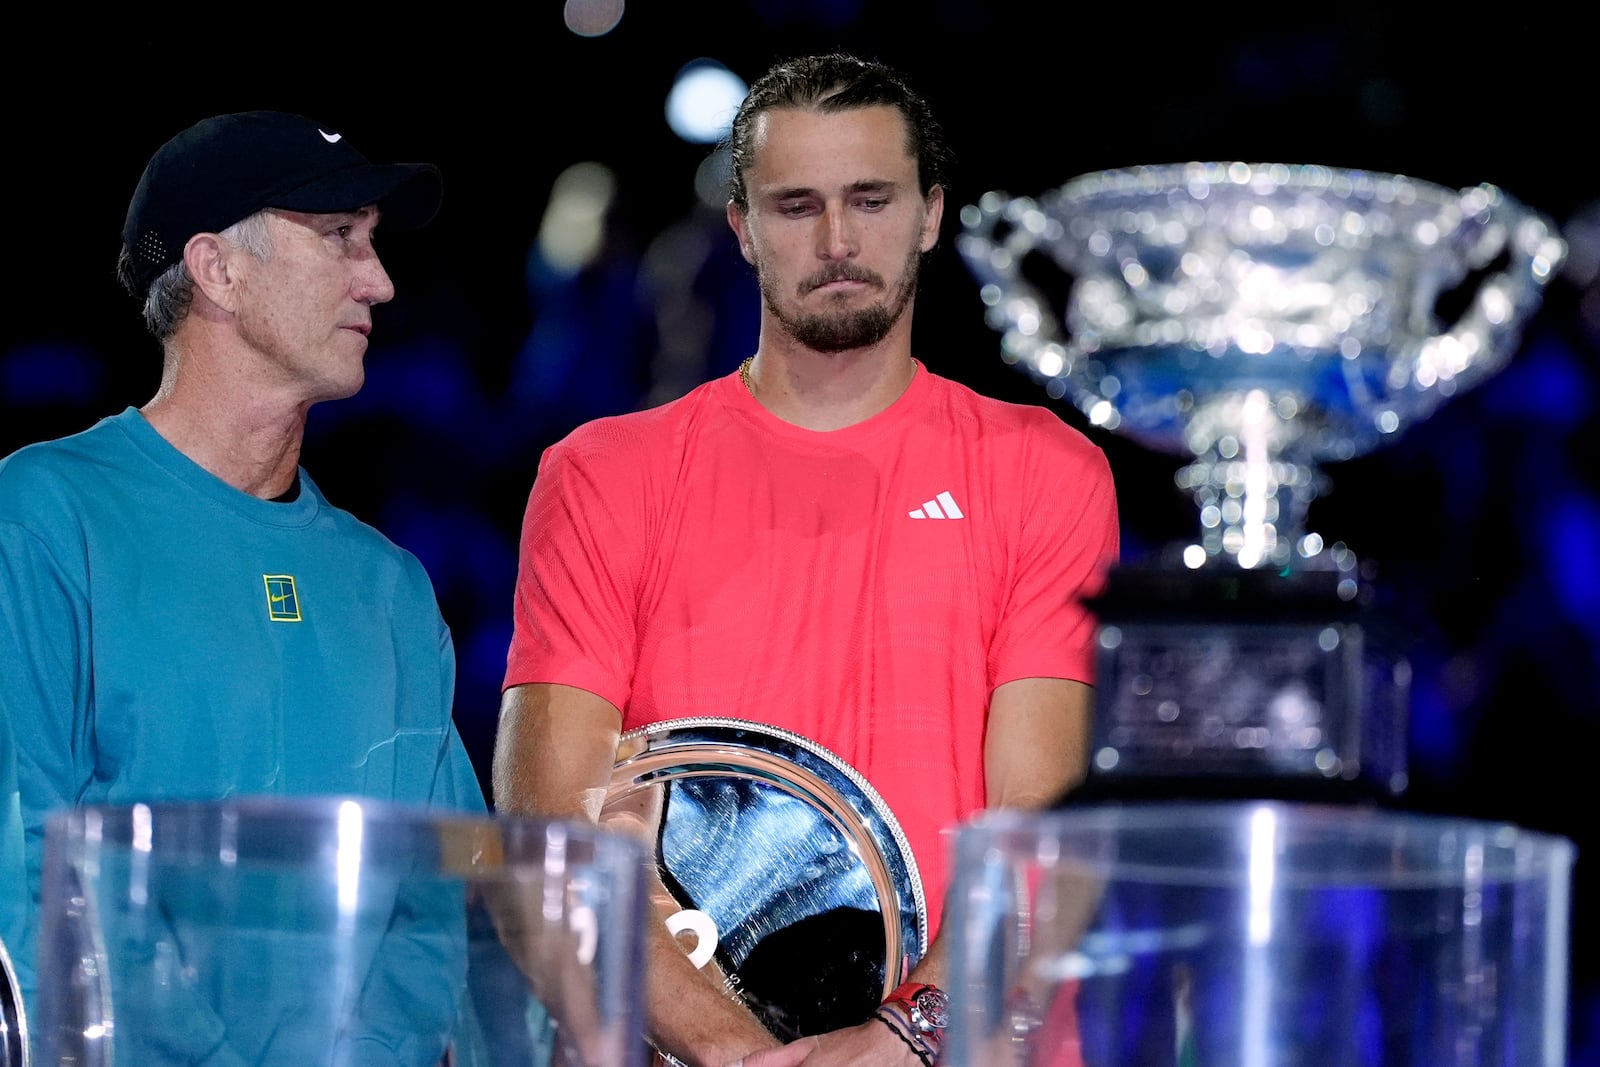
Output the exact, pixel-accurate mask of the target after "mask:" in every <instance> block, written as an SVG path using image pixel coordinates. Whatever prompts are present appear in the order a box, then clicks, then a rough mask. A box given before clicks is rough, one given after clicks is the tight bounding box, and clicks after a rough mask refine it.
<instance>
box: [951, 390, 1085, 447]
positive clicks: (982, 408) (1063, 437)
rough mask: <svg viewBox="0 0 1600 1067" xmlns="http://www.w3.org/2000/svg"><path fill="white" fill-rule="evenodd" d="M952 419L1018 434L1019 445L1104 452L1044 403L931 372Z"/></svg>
mask: <svg viewBox="0 0 1600 1067" xmlns="http://www.w3.org/2000/svg"><path fill="white" fill-rule="evenodd" d="M930 377H931V378H932V379H933V382H934V385H935V389H936V390H937V391H938V393H939V395H940V396H941V397H942V403H943V405H944V407H945V408H946V409H947V410H948V411H949V413H950V416H951V418H952V419H954V420H957V421H964V422H969V423H971V424H973V425H975V426H977V427H978V428H979V429H980V430H981V431H982V432H983V433H985V434H994V435H997V436H1004V437H1009V436H1012V435H1015V437H1016V440H1017V443H1018V445H1019V446H1021V445H1022V444H1024V443H1026V444H1027V445H1029V446H1032V447H1038V446H1043V447H1046V448H1050V449H1060V450H1064V451H1066V452H1068V453H1071V454H1075V455H1080V456H1083V457H1086V458H1088V457H1096V456H1101V455H1103V453H1102V451H1101V448H1100V446H1099V445H1098V444H1096V443H1095V442H1094V441H1093V440H1092V439H1091V438H1090V437H1089V436H1088V435H1087V434H1085V433H1084V432H1083V431H1081V430H1079V429H1078V428H1077V427H1075V426H1073V425H1071V424H1070V423H1068V422H1067V421H1066V420H1065V419H1063V418H1062V417H1061V415H1060V414H1059V413H1058V412H1056V411H1054V410H1052V409H1051V408H1048V407H1045V406H1044V405H1042V404H1027V403H1020V402H1018V401H1015V400H1002V399H1000V398H998V397H993V396H988V395H987V394H984V393H980V392H978V391H977V390H976V389H973V388H972V387H971V386H969V385H965V384H963V383H961V382H958V381H955V380H954V379H951V378H944V377H940V376H939V375H936V374H935V375H930Z"/></svg>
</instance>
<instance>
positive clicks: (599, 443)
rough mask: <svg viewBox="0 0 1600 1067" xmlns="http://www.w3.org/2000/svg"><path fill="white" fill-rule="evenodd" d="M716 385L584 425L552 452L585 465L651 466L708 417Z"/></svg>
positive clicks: (553, 447)
mask: <svg viewBox="0 0 1600 1067" xmlns="http://www.w3.org/2000/svg"><path fill="white" fill-rule="evenodd" d="M715 384H716V383H715V382H707V383H705V384H703V385H699V386H696V387H695V388H694V389H691V390H690V391H689V392H688V393H685V394H684V395H683V396H680V397H677V398H676V399H673V400H668V401H666V402H664V403H661V404H657V405H655V406H654V407H649V408H642V409H640V410H638V411H629V412H624V413H621V414H617V415H605V416H602V417H601V418H598V419H592V420H590V421H589V422H586V423H583V424H582V425H580V426H578V427H577V428H575V429H573V430H572V431H571V432H569V433H568V434H567V435H566V436H565V437H563V438H562V439H561V440H559V441H557V442H556V443H555V444H554V445H552V446H551V447H550V449H549V452H550V453H551V454H552V455H555V456H565V457H569V458H574V459H578V460H581V461H583V462H585V463H607V462H630V463H638V462H647V461H649V460H651V459H659V458H662V457H663V456H665V455H668V454H670V451H671V446H672V445H673V444H674V442H676V441H678V440H679V439H681V437H682V436H683V435H684V434H686V433H688V432H690V430H691V428H692V427H693V426H694V425H696V424H697V423H698V421H699V420H700V419H701V418H702V417H703V416H704V415H705V414H706V411H707V405H708V402H709V400H710V397H711V392H712V387H713V386H714V385H715Z"/></svg>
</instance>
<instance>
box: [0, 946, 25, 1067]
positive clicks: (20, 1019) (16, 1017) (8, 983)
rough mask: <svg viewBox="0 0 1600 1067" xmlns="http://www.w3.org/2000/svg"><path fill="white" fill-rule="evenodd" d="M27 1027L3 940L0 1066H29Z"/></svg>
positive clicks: (15, 979) (0, 971)
mask: <svg viewBox="0 0 1600 1067" xmlns="http://www.w3.org/2000/svg"><path fill="white" fill-rule="evenodd" d="M27 1063H28V1024H27V1021H26V1016H25V1015H24V1014H23V1010H22V991H21V990H20V989H19V988H18V986H17V972H16V971H15V970H13V969H12V967H11V956H10V955H9V954H8V953H7V952H6V944H5V942H4V941H0V1067H27Z"/></svg>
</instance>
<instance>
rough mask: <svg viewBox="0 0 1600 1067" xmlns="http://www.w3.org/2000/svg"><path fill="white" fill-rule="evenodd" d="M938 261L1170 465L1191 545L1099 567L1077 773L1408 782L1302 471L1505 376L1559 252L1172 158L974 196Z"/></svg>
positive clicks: (1389, 201) (1093, 420) (1501, 231)
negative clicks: (1310, 512)
mask: <svg viewBox="0 0 1600 1067" xmlns="http://www.w3.org/2000/svg"><path fill="white" fill-rule="evenodd" d="M961 222H962V233H961V235H960V237H959V238H958V245H957V247H958V250H959V252H960V254H961V256H962V258H963V260H964V261H965V263H966V264H967V267H968V269H969V270H970V271H971V272H972V274H973V275H974V277H975V278H976V279H977V281H978V283H979V285H980V295H981V298H982V301H983V303H984V305H985V306H986V309H987V311H986V315H987V321H988V323H989V325H990V326H991V327H992V328H993V329H995V330H996V331H998V332H999V333H1000V335H1001V355H1002V357H1003V358H1004V359H1005V360H1006V361H1007V362H1008V363H1010V364H1012V365H1014V366H1016V367H1017V368H1018V369H1019V370H1022V371H1025V372H1026V373H1028V374H1029V375H1030V376H1031V377H1032V378H1033V379H1034V380H1036V381H1038V382H1040V383H1041V384H1042V385H1043V386H1044V389H1045V391H1046V393H1047V394H1048V395H1049V396H1050V397H1051V398H1053V399H1065V400H1068V401H1070V402H1071V403H1073V404H1074V405H1075V406H1076V407H1077V408H1078V409H1079V410H1080V411H1081V412H1082V413H1083V415H1084V416H1085V418H1086V419H1087V421H1088V422H1089V424H1090V425H1092V426H1096V427H1100V428H1103V429H1105V430H1107V431H1112V432H1116V433H1119V434H1123V435H1125V436H1127V437H1129V438H1130V439H1132V440H1134V441H1137V442H1139V443H1141V444H1143V445H1144V446H1146V447H1148V448H1151V449H1154V450H1157V451H1160V452H1165V453H1170V454H1174V455H1177V456H1180V457H1183V458H1186V459H1187V460H1188V461H1189V462H1188V464H1187V465H1186V466H1184V467H1183V468H1182V469H1181V470H1180V471H1179V472H1178V475H1177V483H1178V486H1179V487H1180V488H1181V489H1183V490H1187V491H1188V492H1189V493H1190V494H1191V495H1192V496H1193V498H1194V502H1195V504H1196V506H1197V508H1198V516H1197V517H1198V520H1199V521H1198V523H1197V527H1196V529H1197V536H1196V537H1195V539H1194V540H1193V541H1192V542H1190V543H1187V544H1175V545H1169V546H1165V547H1164V549H1163V550H1162V551H1161V552H1160V553H1158V558H1156V559H1154V560H1153V561H1140V562H1135V563H1130V564H1125V565H1122V566H1119V567H1117V568H1114V569H1113V572H1112V574H1111V575H1110V580H1109V581H1108V583H1107V587H1106V589H1105V591H1104V593H1103V595H1101V596H1100V597H1098V598H1096V599H1095V601H1094V602H1093V606H1094V608H1095V611H1096V614H1097V618H1098V620H1099V622H1100V628H1099V644H1100V649H1099V676H1098V682H1097V697H1096V701H1097V712H1096V716H1095V720H1096V721H1095V727H1094V730H1095V737H1094V748H1093V756H1092V764H1091V774H1090V782H1091V784H1092V785H1093V784H1098V785H1101V786H1104V787H1106V788H1108V789H1114V790H1115V789H1120V790H1124V791H1126V792H1129V793H1137V792H1139V791H1140V787H1141V786H1145V785H1149V786H1154V787H1156V788H1160V789H1169V788H1170V786H1171V785H1172V783H1173V782H1174V781H1175V780H1193V781H1194V782H1195V783H1196V784H1202V785H1205V786H1206V787H1207V788H1215V789H1218V790H1219V791H1222V792H1228V791H1230V790H1229V789H1228V788H1227V787H1226V785H1225V783H1228V782H1235V783H1244V784H1245V785H1246V787H1247V788H1255V787H1256V786H1258V785H1260V784H1261V783H1263V782H1264V781H1267V782H1273V783H1276V784H1278V785H1282V786H1285V787H1288V788H1289V790H1290V791H1291V792H1293V791H1295V790H1296V789H1298V788H1299V787H1302V786H1303V787H1304V788H1306V789H1307V790H1309V791H1310V792H1311V793H1312V795H1317V794H1318V793H1319V792H1326V791H1329V790H1334V791H1338V790H1340V789H1344V788H1349V789H1351V790H1353V791H1356V792H1362V793H1366V792H1373V791H1376V792H1377V793H1379V794H1381V795H1389V794H1394V793H1397V792H1399V791H1401V790H1402V789H1404V787H1405V784H1406V756H1405V738H1406V718H1407V715H1406V705H1407V703H1408V700H1409V667H1408V664H1407V662H1406V659H1405V655H1404V649H1403V648H1401V647H1399V644H1398V642H1397V641H1396V640H1395V639H1394V638H1393V636H1392V635H1390V634H1388V633H1387V632H1386V631H1385V628H1384V626H1383V620H1382V619H1381V618H1379V617H1378V616H1377V614H1376V612H1375V611H1374V610H1373V609H1372V603H1371V600H1372V598H1371V596H1370V595H1369V593H1370V590H1369V589H1367V588H1366V587H1365V586H1364V585H1363V583H1362V581H1361V579H1360V577H1359V575H1358V568H1357V565H1356V558H1355V555H1354V553H1352V552H1351V551H1350V550H1349V549H1348V548H1346V547H1345V546H1344V545H1343V544H1342V543H1339V542H1333V543H1331V544H1330V543H1325V542H1324V540H1323V538H1322V537H1321V536H1320V535H1319V534H1318V533H1317V532H1316V531H1313V530H1311V529H1309V528H1308V526H1307V523H1306V519H1307V509H1308V506H1309V504H1310V503H1311V501H1312V500H1313V499H1315V497H1316V496H1317V494H1318V493H1319V492H1323V491H1326V489H1327V488H1328V486H1327V482H1326V475H1325V473H1324V471H1323V467H1324V466H1325V465H1326V464H1328V463H1330V462H1335V461H1340V460H1346V459H1351V458H1353V457H1355V456H1358V455H1361V454H1364V453H1367V452H1369V451H1372V450H1374V449H1376V448H1378V447H1380V446H1381V445H1382V444H1383V443H1384V442H1386V441H1388V440H1391V439H1393V438H1394V437H1395V436H1396V435H1397V434H1399V433H1400V432H1402V431H1404V430H1405V429H1407V428H1409V427H1410V426H1412V425H1414V424H1416V423H1417V422H1419V421H1421V420H1423V419H1426V418H1427V417H1428V416H1429V415H1430V414H1432V413H1433V412H1434V411H1435V409H1437V407H1438V406H1439V405H1440V404H1441V403H1443V402H1445V401H1446V400H1447V399H1448V398H1449V397H1451V396H1452V395H1454V394H1456V393H1458V392H1460V391H1461V390H1463V389H1466V388H1469V387H1471V386H1473V385H1475V384H1477V383H1478V382H1480V381H1482V380H1483V379H1485V378H1487V377H1489V376H1490V375H1492V374H1494V373H1496V372H1497V371H1499V370H1500V369H1501V368H1502V367H1503V366H1504V365H1505V364H1506V363H1507V362H1508V361H1509V359H1510V358H1511V356H1512V355H1513V353H1514V352H1515V350H1516V347H1517V345H1518V343H1519V340H1520V331H1521V329H1522V327H1523V325H1524V323H1525V322H1526V320H1527V319H1528V317H1529V316H1530V315H1531V314H1532V313H1533V312H1534V310H1535V309H1536V308H1537V307H1538V305H1539V303H1540V301H1541V299H1542V295H1543V288H1544V286H1545V284H1546V283H1547V282H1548V281H1549V280H1550V279H1551V278H1552V277H1553V276H1554V274H1555V273H1556V270H1557V268H1558V267H1559V265H1560V264H1561V261H1562V260H1563V258H1564V257H1565V255H1566V246H1565V243H1564V242H1563V241H1562V239H1561V237H1560V235H1559V234H1558V233H1557V232H1556V230H1555V228H1554V227H1553V225H1552V224H1551V223H1550V221H1549V220H1547V219H1546V218H1545V217H1544V216H1543V215H1541V214H1540V213H1538V212H1537V211H1534V210H1531V209H1529V208H1528V207H1526V206H1524V205H1523V204H1521V203H1519V202H1518V201H1517V200H1515V199H1513V198H1512V197H1511V196H1509V195H1508V194H1507V193H1505V192H1504V191H1502V190H1501V189H1499V188H1496V187H1495V186H1492V185H1487V184H1485V185H1477V186H1473V187H1470V188H1466V189H1460V190H1453V189H1448V188H1445V187H1442V186H1439V185H1436V184H1432V183H1429V182H1425V181H1419V180H1417V179H1414V178H1409V177H1406V176H1403V175H1399V174H1383V173H1375V172H1370V171H1362V170H1350V169H1339V168H1334V167H1326V166H1316V165H1289V164H1282V163H1264V164H1263V163H1242V162H1192V163H1180V164H1166V165H1156V166H1140V167H1132V168H1128V169H1117V170H1105V171H1099V172H1095V173H1091V174H1085V175H1082V176H1080V177H1077V178H1074V179H1072V180H1070V181H1068V182H1067V183H1066V184H1064V185H1062V186H1060V187H1058V188H1056V189H1053V190H1051V191H1049V192H1046V193H1044V194H1042V195H1039V196H1036V197H1030V196H1011V195H1008V194H1006V193H1004V192H999V191H991V192H989V193H986V194H985V195H984V196H983V197H982V198H981V199H980V200H979V201H978V203H976V204H973V205H969V206H967V207H965V208H964V209H963V211H962V213H961Z"/></svg>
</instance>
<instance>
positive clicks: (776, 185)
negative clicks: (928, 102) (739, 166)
mask: <svg viewBox="0 0 1600 1067" xmlns="http://www.w3.org/2000/svg"><path fill="white" fill-rule="evenodd" d="M752 134H753V136H752V145H753V147H754V152H753V153H752V159H753V162H752V164H751V165H750V166H749V167H747V168H746V171H745V184H746V187H747V189H748V194H749V195H748V201H749V210H748V212H740V211H739V210H738V209H737V208H736V207H735V206H733V205H731V204H730V205H729V206H728V222H729V224H730V225H732V226H733V229H734V232H735V233H737V234H738V236H739V244H740V247H741V248H742V249H743V251H744V256H745V258H746V259H748V260H749V261H750V262H751V263H752V264H754V265H755V268H756V278H757V281H758V282H759V283H760V287H761V296H762V301H763V303H764V304H765V306H766V311H767V313H768V314H769V315H770V316H771V317H772V318H773V319H775V320H776V322H777V324H778V326H779V327H780V328H781V329H782V330H783V331H784V332H785V333H787V334H788V335H789V336H790V337H792V338H794V339H795V340H796V341H798V342H800V343H801V344H802V345H805V346H806V347H808V348H811V349H813V350H815V351H818V352H843V351H848V350H850V349H856V348H864V347H866V346H869V345H873V344H876V343H877V342H879V341H881V340H883V338H884V337H885V336H887V335H888V333H889V331H890V330H891V329H892V328H893V327H894V326H895V324H896V323H897V322H899V321H900V320H901V319H902V317H903V316H904V315H905V313H906V310H907V308H909V307H910V305H911V299H912V297H913V295H914V294H915V293H916V287H917V268H918V264H919V262H920V258H921V255H922V253H924V252H926V251H928V250H929V249H931V248H932V247H933V245H934V242H935V241H937V240H938V234H939V218H940V214H941V212H942V211H943V207H944V194H943V190H940V189H938V188H935V189H934V191H933V193H932V195H931V196H929V197H928V198H927V199H926V200H924V199H923V197H922V194H921V191H920V190H919V188H918V185H917V161H916V159H915V158H914V157H913V156H912V155H911V154H910V152H909V151H908V150H907V147H906V127H905V120H904V119H903V118H902V117H901V115H900V112H899V111H898V110H896V109H895V108H892V107H889V106H886V105H885V106H875V107H865V108H856V109H853V110H849V111H841V112H836V113H833V114H823V113H821V112H816V111H808V110H798V109H790V108H784V109H778V110H773V111H768V112H765V113H764V114H762V115H760V116H759V117H757V119H756V122H755V125H754V128H753V130H752Z"/></svg>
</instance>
